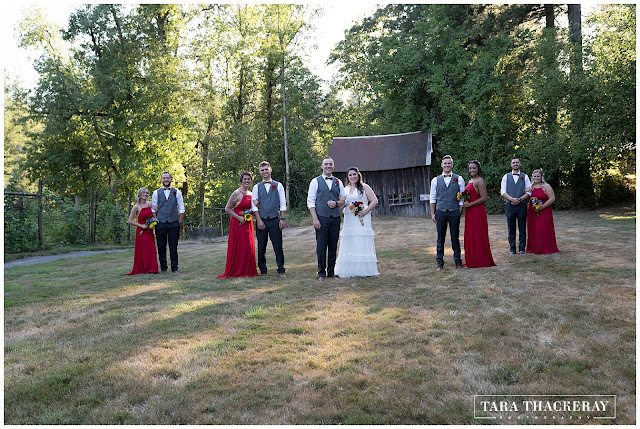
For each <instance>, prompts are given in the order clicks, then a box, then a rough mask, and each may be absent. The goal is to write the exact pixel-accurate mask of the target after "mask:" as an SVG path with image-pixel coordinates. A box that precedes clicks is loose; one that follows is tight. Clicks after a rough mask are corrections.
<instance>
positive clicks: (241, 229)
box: [218, 171, 258, 278]
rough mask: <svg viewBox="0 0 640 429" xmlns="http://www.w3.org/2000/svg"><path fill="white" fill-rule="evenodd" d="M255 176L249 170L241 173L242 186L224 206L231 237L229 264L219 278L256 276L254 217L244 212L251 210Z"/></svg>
mask: <svg viewBox="0 0 640 429" xmlns="http://www.w3.org/2000/svg"><path fill="white" fill-rule="evenodd" d="M252 182H253V176H252V175H251V173H249V172H248V171H243V172H242V173H240V187H239V188H238V189H236V190H235V191H233V193H232V194H231V197H229V201H228V202H227V205H226V207H225V208H224V209H225V211H226V212H227V213H229V216H230V217H231V219H230V220H229V238H228V242H227V265H226V267H225V269H224V274H220V275H219V276H218V278H228V277H255V276H257V275H258V269H257V268H256V241H255V239H254V237H253V219H252V220H246V219H245V214H244V212H245V211H247V210H249V212H251V191H249V189H251V183H252Z"/></svg>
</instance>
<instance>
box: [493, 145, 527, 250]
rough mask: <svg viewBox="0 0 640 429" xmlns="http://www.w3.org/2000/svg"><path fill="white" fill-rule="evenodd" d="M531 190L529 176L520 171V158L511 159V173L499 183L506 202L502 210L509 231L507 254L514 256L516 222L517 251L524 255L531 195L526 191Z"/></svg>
mask: <svg viewBox="0 0 640 429" xmlns="http://www.w3.org/2000/svg"><path fill="white" fill-rule="evenodd" d="M530 188H531V181H530V180H529V176H527V175H526V174H524V173H522V172H521V171H520V158H518V157H517V156H514V157H513V158H511V173H507V174H505V175H504V176H503V177H502V182H501V183H500V195H502V197H503V198H504V199H505V200H506V203H507V204H506V206H505V209H504V212H505V214H506V215H507V228H508V230H509V252H510V253H511V254H512V255H515V254H516V220H517V221H518V230H519V232H520V237H519V240H518V241H519V243H518V249H519V251H520V253H524V251H525V248H526V245H527V199H528V198H529V197H530V196H531V194H529V193H527V192H526V190H527V189H530Z"/></svg>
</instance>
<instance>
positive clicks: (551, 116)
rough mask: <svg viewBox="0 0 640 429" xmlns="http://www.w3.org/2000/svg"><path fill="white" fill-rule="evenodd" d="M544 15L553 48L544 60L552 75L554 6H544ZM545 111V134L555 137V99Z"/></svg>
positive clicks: (554, 37) (554, 39) (556, 121)
mask: <svg viewBox="0 0 640 429" xmlns="http://www.w3.org/2000/svg"><path fill="white" fill-rule="evenodd" d="M544 14H545V18H546V26H545V28H546V29H547V37H549V38H550V42H551V44H552V46H553V50H552V51H551V52H550V53H549V57H548V58H546V59H545V62H546V65H547V67H546V68H547V70H549V72H550V71H551V70H553V72H554V73H556V72H557V69H558V60H557V56H558V50H557V49H556V48H557V45H556V31H555V30H556V23H555V18H556V17H555V6H554V5H553V4H545V5H544ZM546 109H547V117H546V124H547V132H548V133H549V134H550V137H552V138H553V136H555V131H556V126H557V123H558V103H557V99H553V100H550V101H549V103H548V105H547V106H546Z"/></svg>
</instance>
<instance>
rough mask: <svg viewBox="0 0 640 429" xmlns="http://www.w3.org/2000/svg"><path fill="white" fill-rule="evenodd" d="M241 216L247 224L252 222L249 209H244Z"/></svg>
mask: <svg viewBox="0 0 640 429" xmlns="http://www.w3.org/2000/svg"><path fill="white" fill-rule="evenodd" d="M242 216H243V217H244V220H246V221H247V222H251V221H252V220H253V215H252V214H251V209H246V210H245V211H243V212H242Z"/></svg>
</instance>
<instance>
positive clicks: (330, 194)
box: [307, 157, 347, 280]
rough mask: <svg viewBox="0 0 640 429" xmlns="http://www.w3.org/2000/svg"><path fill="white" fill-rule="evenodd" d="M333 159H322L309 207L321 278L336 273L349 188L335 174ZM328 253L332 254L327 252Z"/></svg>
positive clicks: (311, 185)
mask: <svg viewBox="0 0 640 429" xmlns="http://www.w3.org/2000/svg"><path fill="white" fill-rule="evenodd" d="M333 167H334V166H333V159H332V158H330V157H326V158H325V159H323V160H322V165H321V166H320V168H322V175H320V176H318V177H315V178H314V179H313V180H312V181H311V183H310V184H309V192H308V194H307V208H309V212H311V218H312V219H313V227H314V228H315V230H316V254H317V256H318V280H324V279H325V278H326V277H334V268H335V265H336V254H337V253H338V238H339V236H340V221H341V219H340V209H339V207H341V206H344V200H345V199H346V198H347V192H346V191H345V190H344V185H343V184H342V181H341V180H340V179H338V178H336V177H334V176H333V175H332V173H333ZM327 254H328V256H327Z"/></svg>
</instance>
